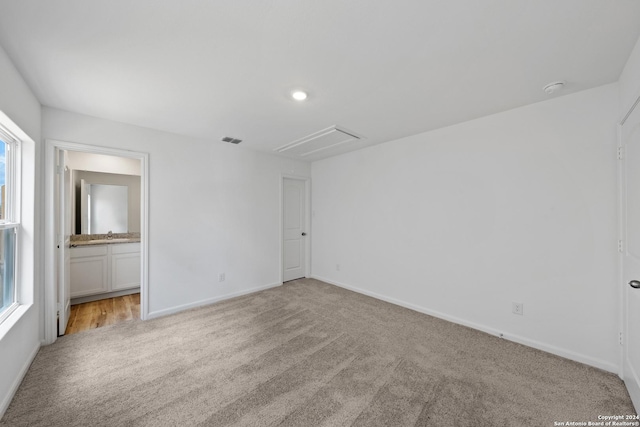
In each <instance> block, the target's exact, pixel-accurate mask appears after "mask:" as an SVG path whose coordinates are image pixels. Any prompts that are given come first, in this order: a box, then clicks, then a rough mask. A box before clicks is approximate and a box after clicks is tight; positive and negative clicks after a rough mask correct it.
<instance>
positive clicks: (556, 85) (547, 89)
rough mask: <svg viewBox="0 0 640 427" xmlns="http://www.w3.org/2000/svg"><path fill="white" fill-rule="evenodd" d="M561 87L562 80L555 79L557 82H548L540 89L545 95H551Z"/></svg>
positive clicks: (562, 84) (562, 85) (562, 86)
mask: <svg viewBox="0 0 640 427" xmlns="http://www.w3.org/2000/svg"><path fill="white" fill-rule="evenodd" d="M562 88H564V82H563V81H557V82H552V83H549V84H548V85H546V86H545V87H543V88H542V90H544V92H545V93H546V94H547V95H551V94H554V93H556V92H559V91H561V90H562Z"/></svg>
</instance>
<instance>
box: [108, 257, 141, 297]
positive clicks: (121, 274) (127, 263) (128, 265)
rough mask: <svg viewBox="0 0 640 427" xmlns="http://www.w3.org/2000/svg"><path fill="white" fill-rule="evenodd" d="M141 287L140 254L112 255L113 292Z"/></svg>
mask: <svg viewBox="0 0 640 427" xmlns="http://www.w3.org/2000/svg"><path fill="white" fill-rule="evenodd" d="M139 286H140V253H139V252H138V253H128V254H113V255H111V290H112V291H119V290H122V289H131V288H137V287H139Z"/></svg>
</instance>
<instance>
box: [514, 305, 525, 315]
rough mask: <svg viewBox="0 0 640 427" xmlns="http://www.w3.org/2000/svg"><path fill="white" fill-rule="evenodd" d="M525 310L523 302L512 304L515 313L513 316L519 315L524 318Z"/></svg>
mask: <svg viewBox="0 0 640 427" xmlns="http://www.w3.org/2000/svg"><path fill="white" fill-rule="evenodd" d="M523 310H524V307H523V304H522V303H521V302H514V303H512V306H511V311H513V314H519V315H520V316H522V315H523V314H524V311H523Z"/></svg>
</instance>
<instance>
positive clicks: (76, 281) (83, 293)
mask: <svg viewBox="0 0 640 427" xmlns="http://www.w3.org/2000/svg"><path fill="white" fill-rule="evenodd" d="M70 255H71V264H70V269H71V271H70V279H71V298H80V297H87V296H92V295H100V294H105V295H104V297H105V298H108V297H109V296H111V295H108V294H113V293H115V292H120V291H130V292H120V294H126V293H133V291H136V290H137V289H138V288H140V243H139V242H136V243H113V244H110V243H107V244H103V245H91V246H78V247H72V248H70ZM96 299H98V298H96Z"/></svg>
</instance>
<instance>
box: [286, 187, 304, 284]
mask: <svg viewBox="0 0 640 427" xmlns="http://www.w3.org/2000/svg"><path fill="white" fill-rule="evenodd" d="M282 194H283V209H282V212H283V219H282V223H283V227H282V228H283V236H282V238H283V243H282V246H283V266H282V267H283V273H282V281H284V282H286V281H289V280H294V279H299V278H301V277H305V275H306V273H307V269H306V255H305V248H306V234H307V233H306V229H305V227H306V212H305V205H306V194H305V181H302V180H298V179H288V178H285V179H284V182H283V191H282Z"/></svg>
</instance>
